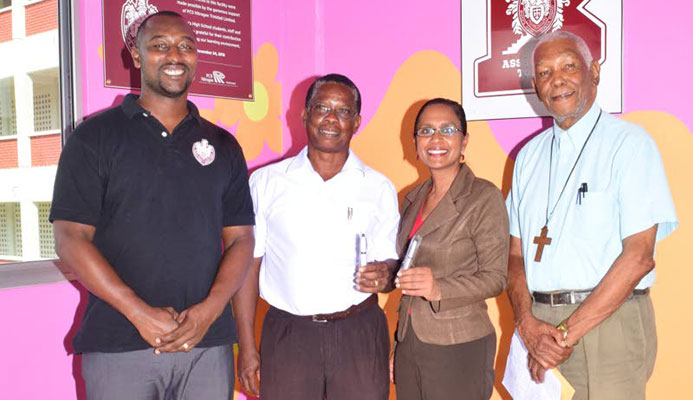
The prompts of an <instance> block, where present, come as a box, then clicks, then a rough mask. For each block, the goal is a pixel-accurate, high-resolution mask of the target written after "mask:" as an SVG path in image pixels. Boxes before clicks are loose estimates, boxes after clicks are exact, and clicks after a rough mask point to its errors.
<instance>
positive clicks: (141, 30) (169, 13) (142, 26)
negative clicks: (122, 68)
mask: <svg viewBox="0 0 693 400" xmlns="http://www.w3.org/2000/svg"><path fill="white" fill-rule="evenodd" d="M154 17H178V18H180V19H182V20H184V21H185V18H183V16H182V15H180V14H178V13H177V12H175V11H157V12H155V13H153V14H149V15H147V16H146V17H145V18H144V19H143V20H142V22H140V25H139V26H138V27H137V35H135V46H139V44H140V40H141V38H142V35H143V34H144V30H145V28H146V27H147V24H148V23H149V20H150V19H152V18H154Z"/></svg>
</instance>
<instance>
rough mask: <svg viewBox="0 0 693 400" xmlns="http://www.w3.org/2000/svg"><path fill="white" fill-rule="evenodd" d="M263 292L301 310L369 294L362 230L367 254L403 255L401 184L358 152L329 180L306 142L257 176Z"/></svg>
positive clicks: (328, 308) (315, 310)
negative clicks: (360, 273)
mask: <svg viewBox="0 0 693 400" xmlns="http://www.w3.org/2000/svg"><path fill="white" fill-rule="evenodd" d="M250 191H251V195H252V197H253V203H254V206H255V215H256V217H255V218H256V220H255V252H254V256H255V257H256V258H257V257H263V260H262V264H261V267H260V296H262V298H263V299H265V300H266V301H267V302H268V303H269V304H270V305H272V306H274V307H276V308H279V309H281V310H284V311H287V312H290V313H292V314H295V315H311V314H323V313H332V312H337V311H342V310H345V309H347V308H348V307H349V306H351V305H353V304H358V303H360V302H362V301H363V300H365V299H366V298H367V297H368V296H370V294H368V293H362V292H359V291H357V290H356V289H354V285H355V283H354V278H355V273H356V270H357V268H358V252H359V249H358V247H359V246H358V243H359V235H360V234H361V233H365V234H366V238H367V242H368V252H367V258H368V261H369V262H371V261H375V260H378V261H383V260H386V259H390V258H392V259H396V258H397V252H396V250H395V240H396V234H397V226H398V224H399V212H398V206H397V192H396V191H395V188H394V186H393V185H392V182H390V180H388V179H387V178H386V177H385V176H384V175H383V174H381V173H379V172H377V171H375V170H374V169H372V168H369V167H367V166H366V165H364V164H363V163H362V162H361V160H359V159H358V157H356V155H355V154H354V153H352V152H351V151H350V152H349V156H348V158H347V160H346V163H345V164H344V167H343V168H342V170H341V171H340V172H339V173H338V174H337V175H335V176H334V177H333V178H331V179H329V180H327V181H323V179H322V178H321V177H320V175H319V174H318V173H317V172H315V170H314V169H313V166H312V164H311V163H310V160H309V159H308V149H307V148H304V149H303V150H302V151H301V152H300V153H299V154H298V155H297V156H296V157H292V158H289V159H286V160H283V161H280V162H278V163H276V164H272V165H269V166H266V167H264V168H261V169H259V170H257V171H256V172H255V173H253V175H252V176H251V178H250Z"/></svg>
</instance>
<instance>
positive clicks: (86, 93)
mask: <svg viewBox="0 0 693 400" xmlns="http://www.w3.org/2000/svg"><path fill="white" fill-rule="evenodd" d="M152 2H155V0H152ZM624 3H625V5H624V9H625V10H624V18H623V20H624V42H625V43H624V63H623V64H624V67H623V70H624V78H623V85H624V115H625V114H632V118H634V119H636V118H640V116H642V115H645V117H643V118H644V119H643V121H645V123H652V126H653V127H656V126H658V121H661V120H662V119H657V118H659V116H661V115H664V114H666V118H665V119H663V120H665V121H667V123H668V124H669V125H667V126H675V127H678V128H677V129H679V130H680V131H682V132H684V137H682V138H680V137H676V138H673V137H669V136H666V134H667V132H664V133H663V134H662V136H658V138H659V139H658V143H659V144H660V146H662V143H664V142H666V141H668V140H670V141H671V145H672V147H679V148H682V149H690V150H692V151H693V145H691V141H690V138H691V135H690V132H691V130H693V114H692V113H691V112H690V111H689V110H690V109H691V107H692V106H693V103H692V102H691V100H690V99H689V96H688V94H689V93H692V92H693V80H692V79H690V77H689V74H688V73H687V71H688V69H689V68H688V65H689V64H691V63H692V62H693V55H692V54H691V53H690V51H689V50H690V44H689V43H688V38H690V37H692V36H693V24H691V23H690V22H689V21H688V17H687V15H688V14H690V12H691V11H693V6H691V5H690V3H689V2H687V1H685V0H672V1H669V2H666V4H667V6H666V7H663V6H662V7H652V5H651V4H649V3H648V2H636V1H628V2H625V1H624ZM79 6H80V8H81V9H80V11H81V12H80V15H81V26H82V27H84V28H85V29H84V30H83V32H82V35H81V38H80V39H81V51H82V68H83V74H82V79H81V80H82V100H83V104H84V113H85V114H86V115H88V114H92V113H94V112H97V111H99V110H102V109H104V108H107V107H110V106H111V105H112V104H114V99H115V98H116V96H119V95H122V94H124V93H125V92H124V91H121V90H115V89H105V88H103V84H102V82H103V62H102V60H101V58H100V49H99V48H100V45H101V31H100V27H99V26H98V24H95V23H94V21H99V20H100V8H101V2H100V1H89V2H86V1H85V2H80V3H79ZM672 10H673V12H672ZM87 18H88V21H89V22H87ZM459 32H460V0H437V1H435V2H421V1H415V0H398V1H392V0H391V1H365V0H355V1H351V2H347V3H344V2H332V1H328V0H305V1H290V0H263V1H254V2H253V53H254V54H258V57H261V56H260V53H262V54H263V55H262V57H264V58H262V59H261V60H260V61H261V62H260V63H258V60H256V65H255V68H256V79H258V77H262V76H265V75H266V80H265V81H264V82H262V83H263V84H264V85H265V87H268V88H269V87H270V86H271V84H273V83H274V84H278V87H279V89H278V91H276V92H275V91H270V95H269V101H270V103H271V104H272V105H273V106H276V107H277V110H278V111H277V114H276V115H274V114H272V113H271V112H270V113H269V114H268V116H267V117H266V118H265V120H267V121H261V122H262V123H265V122H267V123H269V124H270V125H262V124H261V123H260V122H258V123H254V122H252V121H250V122H249V121H248V120H247V118H245V119H244V116H243V107H240V106H239V105H238V104H237V103H236V102H230V103H229V102H219V103H217V102H215V101H214V100H213V99H208V98H195V99H193V101H195V102H196V103H197V105H198V106H199V107H200V108H201V109H203V111H204V112H205V113H206V114H205V116H206V117H208V118H212V119H215V120H216V122H218V123H220V124H222V125H224V126H225V127H226V128H227V129H229V130H230V131H231V132H233V133H235V134H236V135H237V137H239V141H241V144H242V145H243V146H244V150H245V151H246V154H249V149H250V147H251V144H252V143H251V139H252V140H256V139H257V140H261V143H262V144H261V146H262V147H261V149H262V150H261V151H258V152H255V153H257V154H255V153H253V154H254V156H253V157H248V158H249V160H248V162H249V165H250V166H251V167H254V166H257V165H263V164H266V163H267V162H269V161H271V160H275V159H277V158H279V157H281V156H282V155H284V154H288V155H293V154H295V153H296V152H297V151H298V149H300V147H301V146H302V145H303V144H304V143H305V138H304V136H303V132H302V130H301V127H300V124H299V120H298V115H299V114H300V110H301V107H302V102H303V96H304V95H305V90H306V88H307V82H308V79H309V78H311V77H312V76H315V75H320V74H324V73H328V72H340V73H344V74H346V75H348V76H350V77H351V78H352V79H353V80H354V81H355V82H356V83H357V85H358V86H359V88H360V89H361V92H362V95H363V112H362V114H363V122H362V133H363V136H364V137H363V138H359V137H358V136H357V138H356V139H355V146H356V151H357V153H358V154H359V156H361V157H362V158H363V159H364V160H365V161H366V162H367V163H371V162H372V163H373V165H374V166H376V168H379V169H381V170H382V171H383V172H385V173H386V174H388V176H390V177H391V178H392V179H393V181H395V183H396V185H397V186H398V189H402V188H403V187H404V185H405V184H407V183H410V182H412V181H413V180H414V179H415V176H414V178H411V179H410V178H409V175H407V176H406V177H405V178H402V179H403V180H401V181H400V180H397V179H398V176H396V172H392V171H395V170H397V169H400V167H401V168H405V167H406V168H411V167H410V166H409V165H407V164H406V163H405V162H404V161H402V160H401V159H399V161H396V162H399V163H401V164H402V165H401V166H400V165H399V164H396V165H385V164H380V165H379V164H377V160H378V157H379V156H380V155H381V154H384V153H388V149H390V150H391V151H393V152H401V151H402V143H400V142H399V140H395V139H392V140H389V139H388V140H389V141H386V142H385V146H378V147H377V148H376V147H371V148H368V147H367V146H366V144H367V143H370V142H368V141H367V140H370V137H372V136H374V135H376V136H377V135H382V136H383V137H386V136H387V135H390V134H391V133H390V131H396V132H399V130H400V125H401V124H402V115H403V113H404V111H402V112H399V111H397V112H395V111H392V110H393V108H392V107H390V106H391V103H392V99H391V97H388V93H389V91H395V90H399V91H401V90H406V89H407V88H406V87H405V88H404V89H403V88H402V87H403V86H407V87H408V88H409V91H410V92H411V91H414V93H409V96H411V98H412V99H414V100H420V99H424V98H427V97H430V96H431V95H432V94H435V93H431V92H433V91H438V92H439V93H443V94H446V95H449V96H451V97H455V96H456V97H457V98H459V96H460V86H459V85H460V79H459V77H458V76H457V75H458V72H459V69H460V37H459V36H460V34H459ZM465 40H467V39H465ZM469 40H475V39H474V38H470V39H469ZM268 46H269V47H268ZM268 48H269V49H274V51H276V54H277V55H278V66H277V70H276V73H275V72H273V71H271V68H269V69H268V71H264V72H263V68H264V67H266V65H263V63H264V64H267V63H269V62H265V61H264V60H269V59H271V57H269V56H266V54H271V53H272V52H271V51H270V52H269V53H263V51H264V50H267V49H268ZM261 50H262V51H261ZM431 50H432V51H433V52H430V53H426V54H425V56H426V57H428V58H425V59H426V60H431V61H430V62H431V63H437V64H435V65H433V64H430V65H429V66H428V69H426V68H424V70H422V71H423V73H420V74H417V75H415V78H414V79H410V78H407V79H410V80H409V81H405V82H402V81H398V80H397V79H399V78H397V77H398V76H399V75H398V74H399V73H401V69H404V68H405V66H407V65H410V64H409V63H410V62H412V60H414V59H415V58H416V57H415V56H418V55H420V54H421V52H424V51H431ZM439 64H440V65H439ZM438 66H441V68H443V67H444V68H447V70H452V72H453V76H456V78H452V79H450V80H449V81H447V82H446V84H445V85H444V86H438V85H439V82H438V81H436V79H437V78H439V77H438V76H434V72H435V71H438V69H436V68H437V67H438ZM454 69H456V70H457V71H458V72H455V70H454ZM427 71H430V72H431V74H427V73H426V72H427ZM263 74H265V75H263ZM262 79H265V78H262ZM438 92H437V93H438ZM397 93H400V92H397ZM413 102H414V101H412V103H413ZM271 109H272V107H270V110H271ZM651 111H657V112H658V113H654V114H647V113H648V112H651ZM642 112H645V114H643V113H642ZM662 113H664V114H662ZM236 114H238V118H236V117H233V118H230V117H229V115H236ZM648 118H649V119H648ZM662 118H664V117H662ZM277 119H278V120H279V122H278V123H275V124H274V125H272V124H271V123H273V122H276V120H277ZM383 119H384V120H385V122H384V123H383ZM225 121H226V122H228V123H225ZM648 121H650V122H648ZM677 121H681V122H682V123H683V124H680V123H678V122H677ZM677 123H678V124H679V125H676V124H677ZM244 124H245V125H244ZM242 126H244V128H241V127H242ZM541 126H542V121H541V120H540V119H538V118H535V119H522V120H498V121H491V122H488V123H485V122H481V123H477V125H475V129H476V130H477V131H478V132H489V133H490V136H492V137H491V138H488V139H489V140H490V142H489V141H484V140H486V139H484V138H482V137H481V136H473V140H475V141H476V142H472V143H471V144H470V146H474V144H475V143H477V146H480V145H481V143H486V144H485V145H484V146H487V147H486V148H484V149H481V150H479V148H478V147H477V150H476V151H480V152H483V151H486V152H487V153H489V154H490V153H492V152H495V151H496V150H494V147H497V146H500V149H501V150H502V152H501V156H502V157H501V163H502V162H503V160H505V158H507V154H510V152H511V149H513V148H514V147H515V146H516V145H517V144H518V143H519V142H520V141H521V140H522V139H523V138H525V137H526V136H527V135H529V134H531V133H533V132H536V131H537V130H539V129H540V128H541ZM267 127H272V128H267ZM376 128H377V129H376ZM242 129H248V130H249V131H250V132H251V136H252V135H254V138H253V137H250V136H248V137H247V138H246V137H244V139H243V140H241V138H240V136H241V133H240V131H241V130H242ZM237 130H238V132H237ZM685 132H687V133H685ZM366 135H368V136H369V137H368V138H366ZM393 135H394V136H392V137H393V138H395V137H397V138H398V137H399V133H396V134H393ZM258 137H259V139H258ZM477 138H478V139H477ZM482 139H483V140H482ZM677 140H678V141H681V140H683V142H684V143H685V146H678V145H677V143H679V142H676V141H677ZM253 143H254V142H253ZM277 143H278V145H277ZM665 144H666V143H665ZM686 146H687V147H686ZM672 151H673V150H672ZM663 154H664V155H665V160H666V162H665V164H667V165H666V167H667V172H668V174H669V176H670V180H671V179H672V176H674V175H676V174H677V173H680V172H681V171H682V170H684V169H688V170H687V171H684V172H688V173H690V172H693V169H691V168H690V163H684V162H683V161H681V162H679V161H678V160H677V159H675V158H674V157H673V156H672V157H669V156H667V154H669V153H668V152H667V151H663ZM671 154H674V153H671ZM676 154H679V153H676ZM405 158H406V155H405ZM477 159H478V157H477ZM511 161H512V160H510V162H511ZM390 164H392V163H390ZM496 169H497V170H493V171H492V174H497V175H502V174H503V165H498V166H497V168H496ZM672 174H674V175H672ZM676 176H678V175H676ZM400 182H402V183H400ZM496 182H497V184H499V186H500V183H499V182H498V181H497V180H496ZM676 182H682V180H676ZM671 184H672V187H674V185H675V184H674V183H671ZM681 186H685V185H684V184H683V183H682V184H680V185H678V186H677V187H676V188H675V189H676V190H674V191H675V193H674V195H675V201H676V203H677V207H678V211H679V217H680V219H681V225H682V228H681V229H680V230H679V231H678V232H677V233H676V235H678V236H677V237H673V236H676V235H673V236H672V237H673V239H672V240H676V239H678V238H681V239H683V238H684V237H686V238H688V239H691V235H690V233H689V231H688V230H685V226H686V221H687V218H689V214H690V213H689V210H688V208H686V207H690V206H688V205H687V204H690V203H686V202H684V199H689V198H690V196H689V195H688V194H687V192H686V193H684V192H683V191H680V190H679V189H678V187H681ZM686 196H688V197H686ZM686 201H687V200H686ZM684 205H685V206H684ZM682 235H686V236H682ZM667 240H669V239H667ZM681 241H683V240H681ZM670 243H674V242H667V241H665V243H664V245H662V246H661V249H660V251H659V252H658V253H661V257H666V256H667V254H672V253H671V250H669V249H670V248H671V247H673V245H670ZM675 243H678V242H675ZM688 243H690V240H688ZM677 245H678V244H677ZM682 259H683V258H682ZM674 261H675V260H674ZM671 264H672V263H669V264H666V263H663V262H661V260H658V268H660V265H664V266H666V269H665V270H664V272H662V273H661V274H660V277H659V278H658V279H659V281H658V284H657V285H658V286H656V288H657V289H656V290H655V308H656V310H657V312H658V324H659V331H660V358H659V361H658V366H657V369H656V371H655V376H654V378H653V381H654V383H653V384H654V385H655V386H656V387H659V386H668V387H669V388H671V390H672V392H671V393H680V392H681V391H682V390H683V388H686V387H687V386H688V385H687V383H686V382H685V381H684V379H685V377H684V376H685V375H682V374H684V372H683V368H681V371H680V373H678V372H676V370H675V371H673V372H670V370H667V365H672V363H675V362H677V361H676V359H680V358H681V357H683V358H684V359H691V358H693V353H691V351H689V350H686V351H684V352H683V353H685V354H683V353H682V351H681V350H678V349H676V348H675V347H674V344H673V343H677V342H678V341H679V340H683V338H680V337H679V336H677V335H678V334H677V333H676V332H677V331H678V328H677V327H680V326H681V325H682V324H683V326H688V327H692V325H693V319H691V317H686V316H680V315H674V314H673V313H671V312H670V313H669V314H666V309H667V307H669V306H670V307H671V308H674V307H676V304H681V303H678V301H679V300H681V301H688V299H678V298H675V297H671V298H669V297H665V296H664V295H663V294H662V293H665V292H671V293H674V294H672V296H674V295H675V293H681V291H685V290H686V287H685V286H681V287H678V286H675V285H676V284H677V283H675V282H674V281H676V280H677V278H676V277H677V276H678V274H680V268H681V267H684V264H683V263H680V262H679V265H680V266H681V267H679V268H677V266H676V265H671ZM689 280H690V279H688V280H686V279H680V277H679V279H678V281H679V282H681V281H689ZM683 284H684V283H680V285H683ZM667 285H668V286H667ZM670 289H671V290H670ZM658 293H659V295H658ZM657 296H659V297H657ZM497 301H498V304H499V307H498V308H499V309H500V310H501V311H500V317H499V321H500V322H499V324H500V325H499V328H498V329H499V330H503V332H504V333H507V332H505V330H507V321H508V318H509V316H508V315H507V311H506V312H505V313H504V312H503V311H502V310H503V309H504V308H503V300H502V298H500V299H498V300H497ZM79 302H80V292H79V291H78V290H77V289H76V288H75V287H74V286H73V285H71V284H68V283H62V284H56V285H45V286H37V287H31V288H20V289H13V290H4V291H0V315H3V317H4V318H3V321H5V323H3V324H2V329H0V343H3V345H4V350H5V351H4V353H3V356H2V357H1V358H0V398H2V399H15V398H17V399H43V398H55V399H72V398H76V393H77V392H78V389H77V388H78V387H79V385H76V384H75V380H74V378H73V358H72V356H71V355H69V354H68V350H69V348H70V347H69V345H66V344H65V338H66V337H67V336H69V333H70V330H71V328H72V327H73V320H74V318H75V310H76V307H77V305H78V304H79ZM506 310H507V308H506ZM389 318H390V319H392V318H396V317H393V316H392V315H389ZM510 318H511V316H510ZM682 319H683V320H682ZM503 321H506V322H505V323H506V325H505V326H504V325H503V324H504V322H503ZM682 321H683V322H682ZM8 328H9V329H8ZM500 336H501V335H499V337H500ZM658 371H662V372H658ZM664 371H666V373H664ZM39 382H40V383H39ZM653 384H651V385H653ZM76 387H77V388H76ZM656 393H661V392H659V391H658V392H656ZM495 396H499V394H496V395H495ZM238 398H239V399H242V398H244V397H243V396H242V395H239V396H238ZM503 398H507V396H506V397H503ZM651 398H661V397H659V396H655V397H652V396H651Z"/></svg>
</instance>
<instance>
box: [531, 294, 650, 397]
mask: <svg viewBox="0 0 693 400" xmlns="http://www.w3.org/2000/svg"><path fill="white" fill-rule="evenodd" d="M577 307H578V305H570V306H560V307H551V306H550V305H547V304H538V303H535V304H534V305H533V306H532V311H533V313H534V316H535V317H537V318H539V319H541V320H543V321H546V322H548V323H550V324H552V325H558V324H559V323H560V322H561V321H562V320H564V319H565V318H567V317H568V316H569V315H570V314H572V313H573V311H575V309H576V308H577ZM656 355H657V332H656V329H655V318H654V310H653V308H652V301H651V300H650V296H649V295H639V296H634V297H633V298H631V299H629V300H626V302H625V303H624V304H623V305H622V306H621V307H620V308H619V309H618V310H616V312H614V313H613V314H612V315H611V316H610V317H609V318H607V319H606V320H604V321H603V322H602V323H601V324H599V325H598V326H597V327H596V328H594V329H592V330H591V331H590V332H589V333H587V335H585V336H584V337H583V338H582V339H580V341H579V342H578V344H577V345H575V348H574V349H573V354H572V355H571V356H570V358H569V359H568V360H566V362H564V363H563V364H562V365H560V366H559V367H558V369H559V370H560V371H561V373H562V374H563V376H565V378H566V379H567V380H568V382H569V383H570V384H571V386H573V388H574V389H575V395H574V396H573V400H620V399H623V400H638V399H644V398H645V385H646V384H647V380H648V379H649V378H650V375H652V370H653V369H654V364H655V358H656Z"/></svg>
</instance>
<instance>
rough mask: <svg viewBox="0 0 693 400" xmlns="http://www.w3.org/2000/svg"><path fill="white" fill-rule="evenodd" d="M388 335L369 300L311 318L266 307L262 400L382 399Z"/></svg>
mask: <svg viewBox="0 0 693 400" xmlns="http://www.w3.org/2000/svg"><path fill="white" fill-rule="evenodd" d="M389 350H390V339H389V334H388V327H387V321H386V319H385V314H384V313H383V311H382V310H381V309H380V307H378V305H377V304H374V305H373V306H371V307H368V308H366V309H363V310H360V311H358V312H356V313H354V314H352V315H350V316H349V317H347V318H345V319H341V320H337V321H329V322H314V321H311V320H310V319H306V318H302V317H298V316H295V315H292V314H289V313H287V312H284V311H282V310H279V309H276V308H274V307H271V308H270V310H269V312H268V313H267V316H266V317H265V322H264V324H263V327H262V341H261V343H260V357H261V363H260V365H261V367H260V393H261V396H262V400H323V399H325V398H326V399H327V400H353V399H359V400H387V398H388V396H389V392H390V382H389V378H388V374H389V372H388V353H389Z"/></svg>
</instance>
